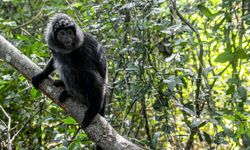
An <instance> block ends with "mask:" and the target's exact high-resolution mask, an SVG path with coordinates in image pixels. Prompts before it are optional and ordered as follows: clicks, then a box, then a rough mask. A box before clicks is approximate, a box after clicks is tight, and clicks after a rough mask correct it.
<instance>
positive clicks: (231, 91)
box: [226, 85, 235, 95]
mask: <svg viewBox="0 0 250 150" xmlns="http://www.w3.org/2000/svg"><path fill="white" fill-rule="evenodd" d="M234 92H235V86H234V85H230V86H229V88H228V89H227V91H226V94H227V95H229V94H232V93H234Z"/></svg>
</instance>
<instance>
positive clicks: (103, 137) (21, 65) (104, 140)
mask: <svg viewBox="0 0 250 150" xmlns="http://www.w3.org/2000/svg"><path fill="white" fill-rule="evenodd" d="M0 59H3V60H5V61H6V62H8V63H9V64H10V65H12V66H13V67H14V68H16V69H17V70H18V71H19V72H20V73H21V74H22V75H24V76H25V77H26V78H27V79H28V80H29V81H30V79H31V77H32V76H34V75H36V74H37V73H39V72H40V71H41V68H39V67H38V66H37V65H36V64H35V63H33V62H32V61H31V60H30V59H29V58H27V57H26V56H25V55H24V54H23V53H21V52H20V51H19V50H18V49H17V48H15V47H14V46H13V45H12V44H11V43H9V42H8V41H7V40H6V39H5V38H3V37H2V36H1V35H0ZM53 82H54V81H53V80H52V79H51V78H48V79H45V80H44V81H43V82H42V84H41V86H40V90H41V91H42V92H43V93H44V94H45V95H47V96H48V97H49V98H50V99H51V100H53V101H54V102H55V103H57V104H58V105H59V106H60V107H61V108H62V109H63V110H64V111H66V112H67V113H68V114H69V115H70V116H72V117H73V118H75V119H76V120H77V122H78V123H79V124H80V123H81V121H82V120H83V118H84V112H85V111H86V107H85V106H83V105H82V104H80V103H79V102H78V101H76V100H73V99H71V98H69V99H67V101H66V102H65V103H60V102H59V101H58V96H59V94H60V93H61V92H62V90H63V89H62V88H57V87H55V86H54V85H53ZM85 133H86V134H88V136H89V137H90V138H91V139H92V140H93V141H94V142H96V143H97V144H98V145H99V146H101V147H102V148H103V149H108V150H141V149H142V148H140V147H138V146H137V145H135V144H133V143H131V142H130V141H128V140H126V139H125V138H123V137H122V136H121V135H119V134H118V133H117V132H116V131H115V130H114V129H113V128H112V127H111V125H110V124H109V123H108V122H107V121H106V120H105V119H104V118H102V117H101V116H100V115H97V116H96V117H95V118H94V120H93V121H92V123H91V125H90V126H88V127H87V128H86V129H85Z"/></svg>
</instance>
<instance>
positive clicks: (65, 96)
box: [58, 90, 70, 103]
mask: <svg viewBox="0 0 250 150" xmlns="http://www.w3.org/2000/svg"><path fill="white" fill-rule="evenodd" d="M69 97H70V95H69V94H68V93H67V91H65V90H64V91H62V93H61V94H60V96H59V98H58V100H59V102H61V103H63V102H65V101H66V99H67V98H69Z"/></svg>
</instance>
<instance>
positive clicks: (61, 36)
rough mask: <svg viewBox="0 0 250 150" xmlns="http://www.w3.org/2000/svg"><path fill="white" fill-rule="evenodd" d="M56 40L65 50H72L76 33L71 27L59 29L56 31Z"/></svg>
mask: <svg viewBox="0 0 250 150" xmlns="http://www.w3.org/2000/svg"><path fill="white" fill-rule="evenodd" d="M56 39H57V41H58V42H59V43H60V44H62V46H63V47H64V48H65V51H68V50H69V51H72V50H73V49H74V47H75V39H76V35H75V32H74V31H73V30H72V29H61V30H59V31H58V32H57V33H56Z"/></svg>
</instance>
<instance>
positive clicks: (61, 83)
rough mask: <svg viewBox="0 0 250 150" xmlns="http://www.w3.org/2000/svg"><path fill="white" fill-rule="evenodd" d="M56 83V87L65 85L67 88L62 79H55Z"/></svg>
mask: <svg viewBox="0 0 250 150" xmlns="http://www.w3.org/2000/svg"><path fill="white" fill-rule="evenodd" d="M54 85H55V86H56V87H64V88H65V85H64V83H63V81H62V80H55V82H54Z"/></svg>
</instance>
